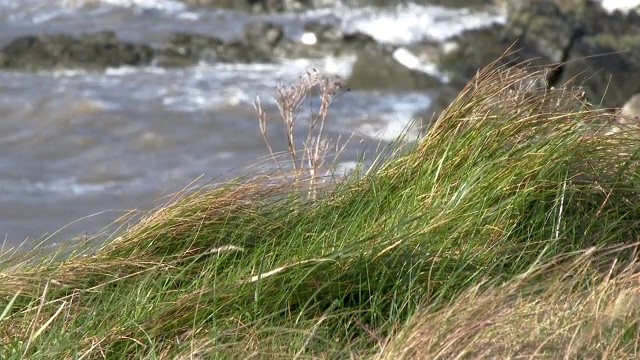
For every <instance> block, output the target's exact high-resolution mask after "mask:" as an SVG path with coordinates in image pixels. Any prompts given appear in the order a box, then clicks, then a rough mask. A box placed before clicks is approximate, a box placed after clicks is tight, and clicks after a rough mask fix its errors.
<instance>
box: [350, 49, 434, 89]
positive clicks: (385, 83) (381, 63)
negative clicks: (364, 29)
mask: <svg viewBox="0 0 640 360" xmlns="http://www.w3.org/2000/svg"><path fill="white" fill-rule="evenodd" d="M347 83H348V84H349V86H350V87H351V88H352V89H360V90H386V91H390V90H414V89H420V90H423V89H434V88H436V87H438V86H440V81H439V80H438V79H436V78H434V77H433V76H431V75H429V74H426V73H424V72H421V71H418V70H413V69H409V68H407V67H406V66H404V65H402V64H400V63H399V62H398V61H396V59H394V58H393V52H392V49H388V48H385V47H381V46H380V47H377V48H376V49H363V50H361V51H359V52H358V55H357V59H356V62H355V63H354V64H353V70H352V73H351V76H350V77H349V79H348V80H347Z"/></svg>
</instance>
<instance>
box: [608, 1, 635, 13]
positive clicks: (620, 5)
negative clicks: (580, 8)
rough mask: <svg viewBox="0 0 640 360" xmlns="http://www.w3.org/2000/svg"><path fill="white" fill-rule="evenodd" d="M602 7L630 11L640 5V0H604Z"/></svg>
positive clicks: (609, 9) (610, 10)
mask: <svg viewBox="0 0 640 360" xmlns="http://www.w3.org/2000/svg"><path fill="white" fill-rule="evenodd" d="M601 3H602V7H603V8H605V9H606V10H607V11H609V12H613V11H615V10H621V11H625V12H626V11H630V10H637V9H638V8H639V7H640V0H602V2H601Z"/></svg>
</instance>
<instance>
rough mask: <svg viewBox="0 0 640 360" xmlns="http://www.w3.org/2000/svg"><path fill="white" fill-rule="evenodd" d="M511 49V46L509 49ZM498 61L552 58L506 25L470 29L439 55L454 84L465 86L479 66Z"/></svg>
mask: <svg viewBox="0 0 640 360" xmlns="http://www.w3.org/2000/svg"><path fill="white" fill-rule="evenodd" d="M509 49H510V50H509ZM493 62H496V63H497V64H498V65H509V66H513V65H516V64H520V63H522V64H525V63H526V64H530V65H534V66H535V65H542V64H548V63H550V62H551V60H550V59H548V58H547V57H546V56H544V54H540V53H539V52H537V51H536V49H535V48H533V47H531V46H527V44H526V43H525V42H523V41H519V40H518V38H516V37H514V36H512V35H510V34H509V33H507V32H506V31H505V29H504V26H502V25H499V24H496V25H493V26H491V27H488V28H484V29H477V30H470V31H466V32H464V33H463V34H461V35H460V36H457V37H455V38H453V39H451V40H450V41H449V42H448V43H447V44H446V45H445V46H444V47H443V53H442V54H441V55H440V56H439V62H438V64H439V66H440V68H441V69H442V71H443V72H444V73H445V74H446V75H447V77H448V78H449V79H450V82H451V84H452V85H453V86H455V87H457V88H462V87H463V86H464V85H465V84H466V83H467V82H469V80H471V79H472V78H473V77H474V76H475V75H476V73H477V72H478V70H479V69H481V68H483V67H485V66H487V65H489V64H491V63H493Z"/></svg>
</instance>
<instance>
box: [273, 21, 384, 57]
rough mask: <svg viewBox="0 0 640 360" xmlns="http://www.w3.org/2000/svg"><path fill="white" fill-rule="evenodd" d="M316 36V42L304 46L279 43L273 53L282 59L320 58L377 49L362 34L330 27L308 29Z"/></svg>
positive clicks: (287, 42)
mask: <svg viewBox="0 0 640 360" xmlns="http://www.w3.org/2000/svg"><path fill="white" fill-rule="evenodd" d="M308 30H316V31H318V32H317V33H316V32H315V31H313V33H314V34H315V36H316V42H315V43H313V44H305V43H303V42H301V41H299V40H290V39H286V40H283V41H281V42H280V43H279V44H278V46H277V47H275V48H274V49H273V52H274V54H275V55H276V56H278V57H283V58H321V57H325V56H328V55H333V56H343V55H351V54H355V53H356V52H357V51H359V50H362V49H366V48H374V47H377V46H378V44H377V43H376V41H375V40H374V39H373V38H372V37H371V36H369V35H367V34H363V33H359V32H356V33H350V34H346V33H343V32H342V31H341V30H340V29H339V28H337V27H334V26H332V25H324V26H323V25H317V24H316V25H313V26H310V27H308ZM309 32H311V31H309Z"/></svg>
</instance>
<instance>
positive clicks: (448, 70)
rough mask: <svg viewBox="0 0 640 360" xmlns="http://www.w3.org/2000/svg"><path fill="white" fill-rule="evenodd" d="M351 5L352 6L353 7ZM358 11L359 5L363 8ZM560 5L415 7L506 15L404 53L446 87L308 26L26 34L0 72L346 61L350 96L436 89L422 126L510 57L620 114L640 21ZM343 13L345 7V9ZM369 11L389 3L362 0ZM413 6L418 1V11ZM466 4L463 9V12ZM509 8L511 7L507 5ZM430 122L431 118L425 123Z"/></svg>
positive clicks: (323, 1) (272, 5) (9, 50)
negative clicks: (161, 35)
mask: <svg viewBox="0 0 640 360" xmlns="http://www.w3.org/2000/svg"><path fill="white" fill-rule="evenodd" d="M333 2H334V1H332V0H297V1H296V0H280V1H274V0H262V1H256V0H246V1H224V0H185V3H186V4H188V5H190V6H219V7H227V8H229V7H230V8H233V9H237V10H245V11H253V12H265V11H299V10H302V9H309V8H319V7H323V6H328V5H332V3H333ZM353 2H354V3H355V2H356V1H355V0H354V1H353ZM364 2H365V1H360V3H364ZM570 2H571V6H568V5H567V2H563V1H552V0H537V1H530V2H526V4H523V3H522V2H517V1H512V2H509V1H498V0H494V1H491V0H478V1H473V2H471V3H473V4H471V3H469V2H460V1H455V0H449V1H447V0H438V1H422V3H430V4H439V5H445V6H465V7H468V6H474V7H478V8H485V9H491V10H492V11H498V10H501V11H505V12H506V18H507V21H506V23H505V24H496V25H493V26H491V27H488V28H484V29H479V30H471V31H466V32H464V33H462V34H460V35H459V36H456V37H455V38H452V39H449V40H447V41H445V42H444V43H436V42H433V41H424V42H421V43H415V44H411V45H409V46H406V47H405V48H406V49H405V50H408V51H410V52H411V53H412V54H413V55H415V56H416V57H417V58H418V59H423V60H424V59H427V60H429V61H432V62H435V63H436V64H437V65H438V67H439V69H440V71H442V72H443V73H444V74H445V75H446V76H447V78H448V79H449V80H448V81H443V80H442V79H440V78H438V77H436V76H433V75H430V74H427V73H424V72H422V71H419V70H417V69H410V68H408V67H406V66H404V65H402V64H400V63H399V62H398V61H397V60H396V58H395V57H394V52H395V51H397V50H398V49H399V48H400V47H398V46H390V45H385V44H379V43H377V42H376V41H375V40H374V39H373V38H372V37H371V36H369V35H366V34H363V33H345V32H343V31H342V30H341V29H339V28H337V27H334V26H332V25H329V24H322V23H317V22H310V23H308V24H306V25H305V29H304V30H305V32H307V33H310V34H313V35H314V38H315V41H314V42H313V44H305V43H303V42H301V41H298V40H296V39H290V38H288V37H287V36H286V34H285V32H284V29H283V28H282V27H281V26H279V25H276V24H274V23H271V22H268V21H260V22H256V23H251V24H249V25H247V26H246V27H245V28H244V35H243V36H242V37H241V38H238V39H233V40H226V41H225V40H222V39H220V38H217V37H215V36H210V35H203V34H195V33H175V34H172V35H170V36H169V37H167V38H166V39H165V40H164V41H163V42H162V43H160V44H155V45H152V44H141V43H131V42H126V41H123V40H120V39H118V37H117V35H116V33H115V32H112V31H104V32H98V33H90V34H83V35H70V34H34V35H30V36H25V37H20V38H16V39H14V40H13V41H11V42H10V43H8V44H7V45H5V46H4V47H2V48H1V49H0V69H4V70H14V71H38V70H48V69H61V68H63V69H69V68H71V69H88V70H101V69H105V68H108V67H118V66H125V65H126V66H146V65H151V64H153V65H156V66H162V67H180V66H189V65H193V64H196V63H198V62H199V61H202V60H204V61H207V62H212V63H213V62H229V63H253V62H262V63H264V62H274V61H278V60H279V59H282V58H320V57H325V56H327V55H334V56H341V55H353V56H355V57H356V59H357V60H356V61H355V63H354V67H353V72H352V75H351V77H350V79H348V83H349V85H350V86H351V87H352V88H355V89H363V90H415V89H438V90H440V91H439V93H440V98H439V99H438V100H437V101H436V102H435V105H434V106H433V107H432V108H431V109H429V110H428V112H427V113H425V114H423V116H424V117H427V116H428V115H429V114H434V113H437V112H439V111H440V109H442V108H443V107H444V106H446V104H448V103H449V102H450V101H451V99H452V96H454V95H455V94H456V93H457V92H458V91H459V90H460V89H461V87H462V86H464V84H466V83H467V82H468V81H469V80H470V79H471V77H473V76H474V75H475V73H476V71H477V70H478V69H479V68H481V67H483V66H485V65H487V64H489V63H491V62H492V61H494V60H495V59H497V58H499V57H501V55H503V54H504V53H505V51H506V50H507V49H511V51H512V52H511V53H509V54H508V55H506V56H504V57H502V58H501V60H500V61H499V63H501V64H505V65H507V66H517V65H519V64H525V63H526V64H531V65H549V64H559V65H557V66H555V67H554V70H553V71H551V72H550V73H549V76H548V78H547V79H546V80H547V86H549V87H552V86H554V87H559V86H582V87H583V88H584V90H585V96H586V98H587V99H588V100H589V101H590V102H592V103H595V104H598V105H601V106H603V107H607V108H618V107H623V105H624V104H625V103H626V102H627V100H628V99H630V98H631V97H632V96H634V95H636V94H638V93H640V14H639V13H638V12H634V11H631V12H629V13H622V12H619V11H615V12H612V13H609V12H607V11H606V10H604V9H603V8H602V7H601V6H600V5H599V4H598V3H596V2H593V1H587V0H574V1H570ZM347 3H349V1H347ZM366 3H367V4H375V5H379V6H388V5H389V3H395V2H391V1H384V0H377V1H376V0H367V1H366ZM418 3H420V1H418ZM463 3H464V4H463ZM513 4H517V5H513ZM429 117H431V116H429Z"/></svg>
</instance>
